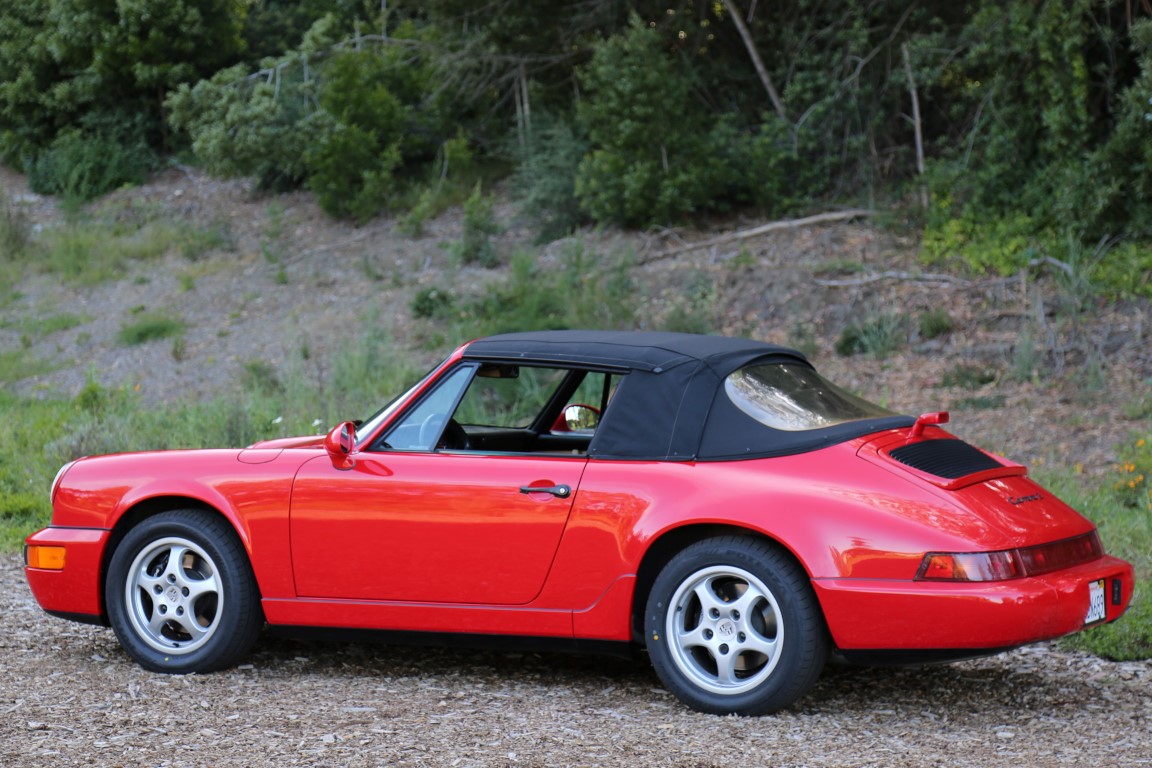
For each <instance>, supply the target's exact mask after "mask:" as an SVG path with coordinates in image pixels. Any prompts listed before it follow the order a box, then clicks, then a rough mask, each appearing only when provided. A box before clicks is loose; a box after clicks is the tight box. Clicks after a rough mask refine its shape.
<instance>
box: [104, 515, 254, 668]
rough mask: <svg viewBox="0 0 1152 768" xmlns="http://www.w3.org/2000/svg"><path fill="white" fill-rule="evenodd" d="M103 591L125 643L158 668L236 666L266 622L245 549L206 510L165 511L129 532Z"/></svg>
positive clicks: (148, 665) (142, 661) (136, 655)
mask: <svg viewBox="0 0 1152 768" xmlns="http://www.w3.org/2000/svg"><path fill="white" fill-rule="evenodd" d="M104 594H105V599H106V601H107V605H108V617H109V619H110V621H111V623H112V629H113V630H114V631H115V632H116V637H117V638H118V639H119V640H120V644H121V645H122V646H123V647H124V650H125V651H127V652H128V654H129V655H130V656H132V658H134V659H135V660H136V661H137V662H138V663H139V664H140V665H141V666H143V667H144V668H146V669H150V670H152V671H154V672H171V673H178V674H186V673H190V672H209V671H212V670H216V669H221V668H223V667H227V666H230V665H232V664H234V663H236V662H237V661H238V660H239V659H240V658H241V657H242V656H243V655H244V654H246V653H247V652H248V651H249V649H250V648H251V647H252V645H253V644H254V643H255V642H256V637H257V635H258V634H259V632H260V628H261V627H262V626H263V614H262V612H261V610H260V595H259V591H258V589H257V586H256V580H255V578H254V577H253V576H252V569H251V568H250V567H249V564H248V559H247V557H246V555H245V553H244V549H243V547H241V546H240V543H239V541H237V539H236V536H235V534H234V532H233V531H232V529H231V528H230V527H229V526H228V525H227V524H226V523H225V522H224V521H223V520H221V518H220V517H219V516H217V515H213V514H211V513H208V512H205V511H203V510H195V509H187V510H178V511H174V512H165V513H163V514H159V515H156V516H155V517H150V518H148V519H147V520H145V521H144V522H142V523H140V524H139V525H138V526H136V527H135V528H133V529H132V530H131V531H129V532H128V535H127V536H125V537H124V540H123V541H122V542H120V544H119V546H117V547H116V551H115V552H114V553H113V555H112V560H111V562H110V563H109V567H108V575H107V578H106V580H105V593H104Z"/></svg>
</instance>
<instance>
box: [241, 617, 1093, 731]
mask: <svg viewBox="0 0 1152 768" xmlns="http://www.w3.org/2000/svg"><path fill="white" fill-rule="evenodd" d="M1031 656H1036V660H1032V659H1028V658H1026V659H1023V660H1021V659H1020V658H1015V657H1012V656H1010V655H1000V656H993V657H989V658H984V659H978V660H972V661H965V662H957V663H953V664H935V665H924V666H912V667H861V666H854V665H849V664H837V663H833V664H829V665H828V667H827V668H826V669H825V671H824V674H823V675H822V677H821V678H820V680H819V681H818V682H817V684H816V686H815V687H814V688H813V690H812V691H811V693H809V694H808V695H807V696H806V697H804V699H802V700H801V701H800V702H798V703H797V704H796V705H794V706H793V707H791V708H790V710H789V711H792V712H794V713H809V714H816V713H833V712H836V713H844V712H855V711H861V712H863V711H868V712H876V711H878V710H879V711H892V712H916V713H921V714H931V715H939V716H941V717H948V716H954V715H957V714H963V713H964V712H971V713H976V712H980V713H982V716H984V717H992V718H995V717H996V714H997V712H998V711H999V712H1001V713H1002V716H1003V718H1004V719H1005V720H1008V719H1012V718H1015V717H1019V716H1020V714H1021V713H1022V712H1029V711H1031V712H1034V713H1039V712H1045V713H1047V714H1054V713H1055V712H1057V711H1058V710H1061V709H1065V708H1070V709H1076V708H1081V707H1082V706H1083V702H1084V701H1090V700H1092V699H1094V698H1096V697H1097V696H1098V693H1099V692H1098V690H1096V689H1095V688H1094V687H1093V685H1092V684H1091V683H1090V682H1089V681H1085V680H1079V679H1077V678H1076V677H1075V676H1074V675H1071V674H1056V673H1055V672H1054V671H1053V670H1049V669H1047V668H1046V666H1045V664H1044V659H1045V658H1046V657H1045V655H1044V654H1031ZM247 663H248V665H252V666H254V667H255V668H259V669H261V670H262V671H263V672H264V673H265V674H276V673H277V672H280V673H283V674H290V675H316V676H322V677H332V678H345V679H346V678H349V677H357V678H359V677H378V678H388V679H390V680H393V681H420V682H422V683H429V682H432V683H435V682H436V678H442V681H443V684H444V685H455V684H459V683H461V682H464V683H468V684H471V685H474V686H479V687H484V686H488V685H494V686H499V687H518V688H520V687H526V688H531V689H536V690H539V691H540V692H541V693H543V694H548V693H549V689H550V688H551V689H555V690H556V691H563V693H564V694H565V695H571V694H573V693H575V694H577V695H579V693H580V692H581V691H586V692H589V693H590V694H591V693H599V692H601V691H603V690H604V688H605V687H606V686H612V687H614V688H615V689H616V691H615V693H614V697H616V698H617V699H618V700H619V701H620V703H621V704H624V703H625V702H628V701H631V702H632V703H635V704H640V705H643V704H645V703H650V702H652V700H653V697H654V696H659V697H661V698H663V697H665V696H666V697H667V701H668V703H672V704H674V703H675V702H674V699H673V698H672V695H671V694H670V693H668V692H667V691H665V690H664V688H663V686H662V684H661V683H660V681H659V679H658V678H657V677H656V675H655V673H654V672H653V670H652V668H651V666H650V665H649V663H648V659H647V656H646V655H645V654H644V653H643V652H640V653H639V654H638V656H637V658H636V659H634V660H629V659H624V658H618V657H613V656H598V655H591V654H582V653H561V652H536V651H505V650H499V649H480V650H477V649H468V648H451V647H439V646H434V645H423V646H422V645H390V644H386V643H384V642H380V643H376V642H371V643H342V642H320V641H310V640H300V639H292V638H282V637H265V638H264V640H263V641H262V642H261V644H260V645H259V646H258V648H257V651H256V652H255V653H253V654H252V655H251V656H250V657H249V659H248V662H247Z"/></svg>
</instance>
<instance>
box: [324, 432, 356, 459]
mask: <svg viewBox="0 0 1152 768" xmlns="http://www.w3.org/2000/svg"><path fill="white" fill-rule="evenodd" d="M324 450H325V451H327V452H328V458H330V459H332V466H334V467H336V469H351V468H352V466H353V465H354V464H355V463H356V462H355V461H354V460H353V459H352V453H353V452H354V451H355V450H356V425H355V424H353V423H352V422H350V421H345V422H344V423H342V424H337V425H336V426H335V427H333V429H332V431H331V432H329V433H328V435H327V437H325V438H324Z"/></svg>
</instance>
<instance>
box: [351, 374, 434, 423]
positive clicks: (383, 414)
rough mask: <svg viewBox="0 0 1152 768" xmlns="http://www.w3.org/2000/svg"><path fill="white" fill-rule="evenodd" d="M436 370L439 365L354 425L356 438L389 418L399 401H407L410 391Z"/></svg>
mask: <svg viewBox="0 0 1152 768" xmlns="http://www.w3.org/2000/svg"><path fill="white" fill-rule="evenodd" d="M438 370H440V368H439V366H437V367H436V368H433V369H432V370H431V371H429V372H428V373H426V374H424V375H423V376H422V377H420V381H418V382H416V383H415V384H413V385H412V386H411V387H409V388H408V391H407V392H405V393H404V394H402V395H400V396H399V397H397V398H395V399H394V400H393V401H392V402H390V403H388V405H386V406H384V407H383V408H381V409H380V410H378V411H376V413H374V414H372V415H371V416H370V417H368V418H367V419H366V420H365V421H364V423H363V424H361V425H359V426H358V427H356V436H357V440H360V439H362V438H364V437H367V436H369V435H371V434H372V433H373V432H375V431H376V429H377V428H378V427H379V426H380V425H381V424H383V423H384V422H385V421H387V420H388V419H389V418H391V416H392V414H393V413H395V412H396V409H397V408H399V407H400V404H401V403H404V402H407V400H408V398H409V396H410V395H412V393H413V392H415V391H416V390H418V389H420V387H422V386H424V382H426V381H427V380H428V378H429V377H430V376H431V375H432V374H434V373H436V371H438Z"/></svg>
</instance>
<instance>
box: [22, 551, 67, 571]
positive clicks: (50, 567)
mask: <svg viewBox="0 0 1152 768" xmlns="http://www.w3.org/2000/svg"><path fill="white" fill-rule="evenodd" d="M24 562H25V563H26V564H27V565H28V567H29V568H38V569H40V570H42V571H62V570H64V547H40V546H29V547H27V548H26V549H25V550H24Z"/></svg>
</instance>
